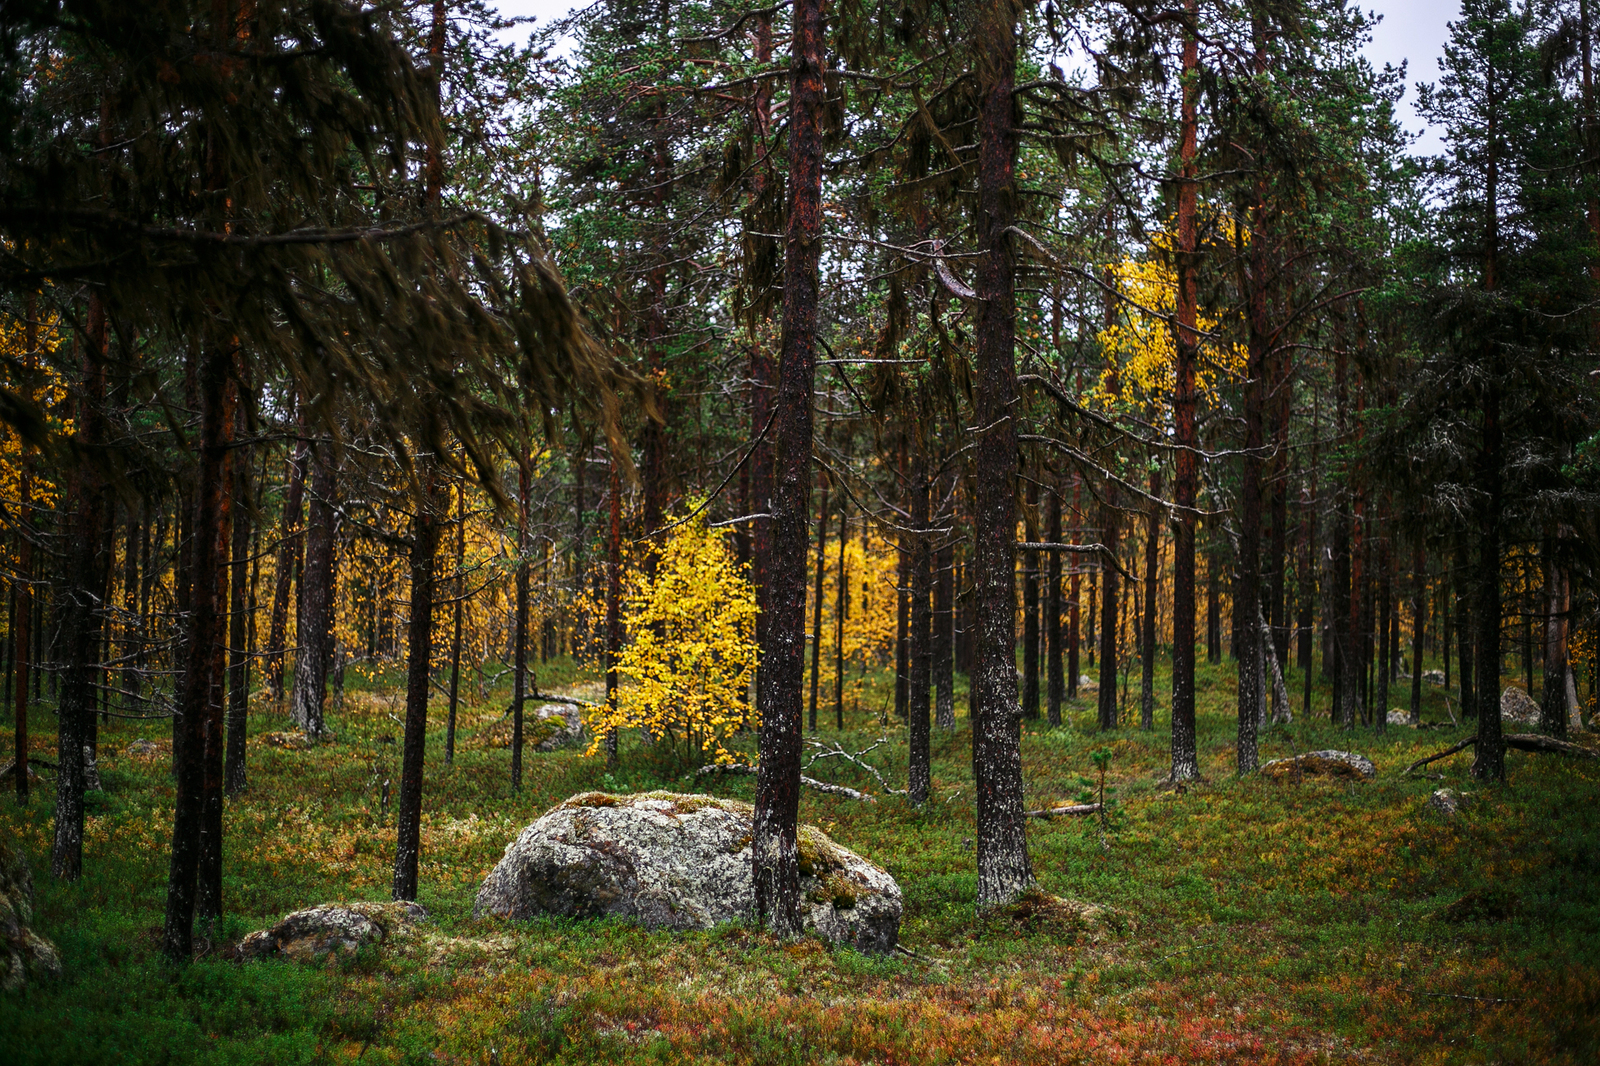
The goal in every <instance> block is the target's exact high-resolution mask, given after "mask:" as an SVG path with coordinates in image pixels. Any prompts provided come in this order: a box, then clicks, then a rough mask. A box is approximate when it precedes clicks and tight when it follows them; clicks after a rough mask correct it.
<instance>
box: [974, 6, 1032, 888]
mask: <svg viewBox="0 0 1600 1066" xmlns="http://www.w3.org/2000/svg"><path fill="white" fill-rule="evenodd" d="M1017 19H1018V12H1017V10H1016V7H1015V5H1014V3H1013V0H986V2H985V3H984V5H983V7H982V8H981V10H980V12H979V14H978V19H977V24H978V26H977V40H976V44H975V47H976V48H977V52H978V57H977V86H978V87H977V94H978V95H977V99H978V106H979V115H978V130H977V136H978V217H977V231H978V242H979V248H980V250H981V253H982V259H981V260H980V266H979V272H978V306H977V324H976V357H977V358H976V367H975V374H974V377H975V380H974V382H973V384H974V389H973V405H974V407H975V412H974V413H975V415H976V421H975V425H976V426H977V433H976V435H977V440H976V442H975V445H976V447H975V453H976V454H975V456H974V460H973V468H974V475H975V476H974V481H975V484H974V486H973V497H974V500H975V503H976V506H975V508H974V510H975V514H974V519H975V521H974V525H975V526H976V542H975V545H974V551H973V566H972V569H973V596H974V600H975V607H976V615H977V618H976V625H977V663H976V666H977V670H976V673H977V676H976V677H975V678H974V679H973V688H974V691H975V697H974V700H973V712H974V714H973V723H972V763H973V783H974V786H975V789H976V792H977V838H978V840H977V844H978V848H977V850H978V906H979V908H980V909H986V908H991V907H996V906H1000V905H1002V904H1005V903H1008V902H1010V901H1011V900H1013V899H1015V898H1016V897H1017V896H1018V895H1019V894H1021V893H1022V892H1023V891H1025V890H1026V889H1027V888H1028V887H1029V886H1030V885H1032V884H1033V867H1032V864H1031V862H1030V861H1029V858H1028V843H1027V836H1026V818H1025V817H1024V807H1023V802H1022V753H1021V726H1020V723H1019V721H1018V717H1017V715H1018V710H1019V708H1018V706H1017V667H1016V630H1015V626H1016V585H1015V581H1016V577H1015V574H1016V537H1017V497H1016V493H1017V474H1018V468H1017V426H1016V422H1015V420H1014V418H1013V415H1012V411H1013V406H1014V404H1015V401H1016V395H1017V373H1016V350H1015V343H1016V338H1015V329H1016V289H1015V285H1016V278H1015V273H1016V259H1015V248H1014V242H1013V239H1012V236H1011V232H1010V231H1011V227H1012V226H1013V225H1014V223H1015V218H1016V201H1017V190H1016V162H1017V146H1018V132H1017V129H1018V126H1019V125H1020V123H1019V122H1018V120H1017V106H1016V102H1015V100H1014V97H1013V93H1014V90H1015V84H1016V69H1017Z"/></svg>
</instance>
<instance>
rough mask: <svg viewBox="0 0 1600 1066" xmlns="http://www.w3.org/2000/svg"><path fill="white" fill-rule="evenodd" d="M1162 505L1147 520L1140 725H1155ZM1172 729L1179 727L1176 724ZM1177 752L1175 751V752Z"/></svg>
mask: <svg viewBox="0 0 1600 1066" xmlns="http://www.w3.org/2000/svg"><path fill="white" fill-rule="evenodd" d="M1161 490H1162V479H1161V470H1160V468H1159V467H1158V468H1156V469H1155V470H1152V471H1151V472H1150V495H1151V496H1152V497H1155V498H1157V499H1159V498H1160V497H1161ZM1161 510H1162V508H1161V505H1160V504H1157V503H1151V504H1149V505H1148V507H1147V508H1146V510H1145V519H1144V603H1143V607H1144V610H1143V611H1142V613H1141V614H1140V616H1139V728H1140V729H1143V730H1144V731H1146V732H1150V731H1151V730H1153V729H1155V727H1156V607H1157V604H1158V601H1159V598H1158V592H1159V589H1160V582H1161ZM1173 728H1177V725H1176V724H1174V727H1173ZM1174 755H1176V751H1175V752H1174Z"/></svg>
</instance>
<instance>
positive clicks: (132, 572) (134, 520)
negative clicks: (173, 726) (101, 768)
mask: <svg viewBox="0 0 1600 1066" xmlns="http://www.w3.org/2000/svg"><path fill="white" fill-rule="evenodd" d="M145 510H146V508H145V507H144V506H143V505H142V504H141V505H140V506H139V508H138V509H137V510H135V509H134V508H133V507H129V508H128V533H127V539H126V540H125V541H124V542H123V551H122V612H123V617H124V618H125V619H127V621H126V622H125V623H124V624H123V627H122V690H123V697H122V709H123V710H124V711H125V712H127V713H128V714H138V713H139V707H138V703H139V701H138V699H137V697H138V694H139V669H138V661H139V648H140V646H141V644H142V641H141V639H140V633H141V630H142V629H143V628H144V616H143V615H141V614H140V613H139V541H140V537H141V534H140V527H141V525H142V522H141V521H140V520H141V519H142V518H143V516H144V512H145ZM18 765H19V766H20V765H21V764H20V763H19V764H18Z"/></svg>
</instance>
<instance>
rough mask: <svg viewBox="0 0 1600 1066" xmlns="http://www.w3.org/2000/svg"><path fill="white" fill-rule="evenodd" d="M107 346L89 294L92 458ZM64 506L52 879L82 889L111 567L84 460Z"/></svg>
mask: <svg viewBox="0 0 1600 1066" xmlns="http://www.w3.org/2000/svg"><path fill="white" fill-rule="evenodd" d="M105 344H106V315H105V307H104V304H102V303H101V301H100V297H99V295H98V294H94V293H91V295H90V297H89V313H88V322H87V331H86V333H85V334H84V336H83V338H82V349H83V393H82V399H81V401H80V403H79V404H78V410H77V412H76V414H77V419H76V421H77V423H78V425H77V427H76V429H77V434H76V436H77V443H78V444H79V445H80V446H81V447H82V449H83V450H84V452H85V453H87V454H91V455H92V454H93V453H94V452H95V450H96V449H97V448H99V447H100V446H101V444H102V443H103V442H104V440H105V413H104V410H103V408H104V403H105V392H106V373H105ZM65 502H66V507H65V511H66V514H67V515H68V523H69V525H68V529H69V530H70V531H71V536H70V537H69V538H68V544H69V547H68V551H67V559H66V564H67V565H66V580H65V581H64V582H63V584H62V586H61V590H60V597H61V599H60V601H59V602H60V603H61V606H60V607H59V608H58V610H59V611H60V621H59V623H58V624H59V632H60V637H59V639H60V641H61V643H62V646H63V648H64V650H65V653H66V664H65V667H66V668H65V670H64V671H62V681H61V688H60V703H59V704H58V708H57V712H56V715H57V727H56V737H57V740H56V749H57V750H56V809H55V837H54V841H53V843H52V845H51V849H50V872H51V874H53V875H54V876H55V877H56V879H57V880H61V881H76V880H77V879H78V878H79V877H80V876H82V874H83V819H84V812H83V793H84V786H85V783H86V782H85V767H84V748H85V746H86V745H87V744H88V743H89V731H90V727H91V726H92V724H93V718H94V708H95V690H94V682H95V674H96V667H95V664H96V661H97V660H98V659H99V649H100V625H101V619H102V614H101V611H100V606H101V605H100V603H99V602H98V600H99V590H100V589H101V588H103V587H104V577H103V575H104V569H103V567H104V565H105V558H104V556H103V554H102V552H101V545H102V543H103V537H102V524H103V523H104V521H105V511H106V501H105V486H104V485H103V484H102V482H101V478H100V476H99V474H98V472H97V471H96V470H95V469H94V468H93V467H92V466H91V465H90V464H88V463H87V462H84V461H82V460H80V461H79V462H78V463H77V464H76V465H75V467H74V468H73V470H72V471H71V473H70V474H69V475H68V479H67V492H66V501H65ZM17 772H18V773H19V775H20V776H26V775H27V766H26V764H24V763H19V764H17Z"/></svg>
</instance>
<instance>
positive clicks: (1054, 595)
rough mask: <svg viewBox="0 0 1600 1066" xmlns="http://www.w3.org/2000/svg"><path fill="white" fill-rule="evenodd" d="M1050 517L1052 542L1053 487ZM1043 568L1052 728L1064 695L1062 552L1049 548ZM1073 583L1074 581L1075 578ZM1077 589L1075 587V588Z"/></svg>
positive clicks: (1057, 537) (1057, 539)
mask: <svg viewBox="0 0 1600 1066" xmlns="http://www.w3.org/2000/svg"><path fill="white" fill-rule="evenodd" d="M1049 515H1050V516H1049V518H1047V519H1046V520H1045V533H1044V537H1045V540H1046V541H1048V542H1049V543H1051V544H1059V543H1061V494H1060V493H1059V492H1056V491H1054V490H1052V491H1051V493H1050V512H1049ZM1048 554H1049V562H1048V563H1047V564H1046V571H1045V590H1044V591H1045V596H1044V600H1045V606H1044V633H1045V647H1046V649H1047V651H1048V654H1047V655H1046V657H1045V658H1046V669H1045V675H1046V683H1045V695H1046V701H1045V706H1046V721H1047V722H1049V724H1050V726H1051V727H1052V728H1054V727H1055V726H1058V725H1060V724H1061V701H1062V699H1063V698H1064V697H1065V696H1066V692H1067V685H1066V679H1065V678H1064V677H1062V675H1061V671H1062V669H1063V666H1064V664H1063V663H1062V652H1063V650H1064V649H1063V648H1062V647H1061V553H1060V552H1059V551H1052V552H1050V553H1048ZM1073 585H1074V586H1076V585H1077V582H1076V581H1074V582H1073ZM1074 592H1076V589H1074ZM1073 621H1074V622H1076V621H1077V612H1076V610H1074V612H1073ZM1073 629H1074V632H1073V634H1072V635H1073V636H1074V637H1076V636H1077V632H1076V626H1074V627H1073ZM1072 658H1073V668H1074V669H1076V668H1077V658H1078V648H1077V644H1076V643H1075V642H1074V644H1073V647H1072Z"/></svg>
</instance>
